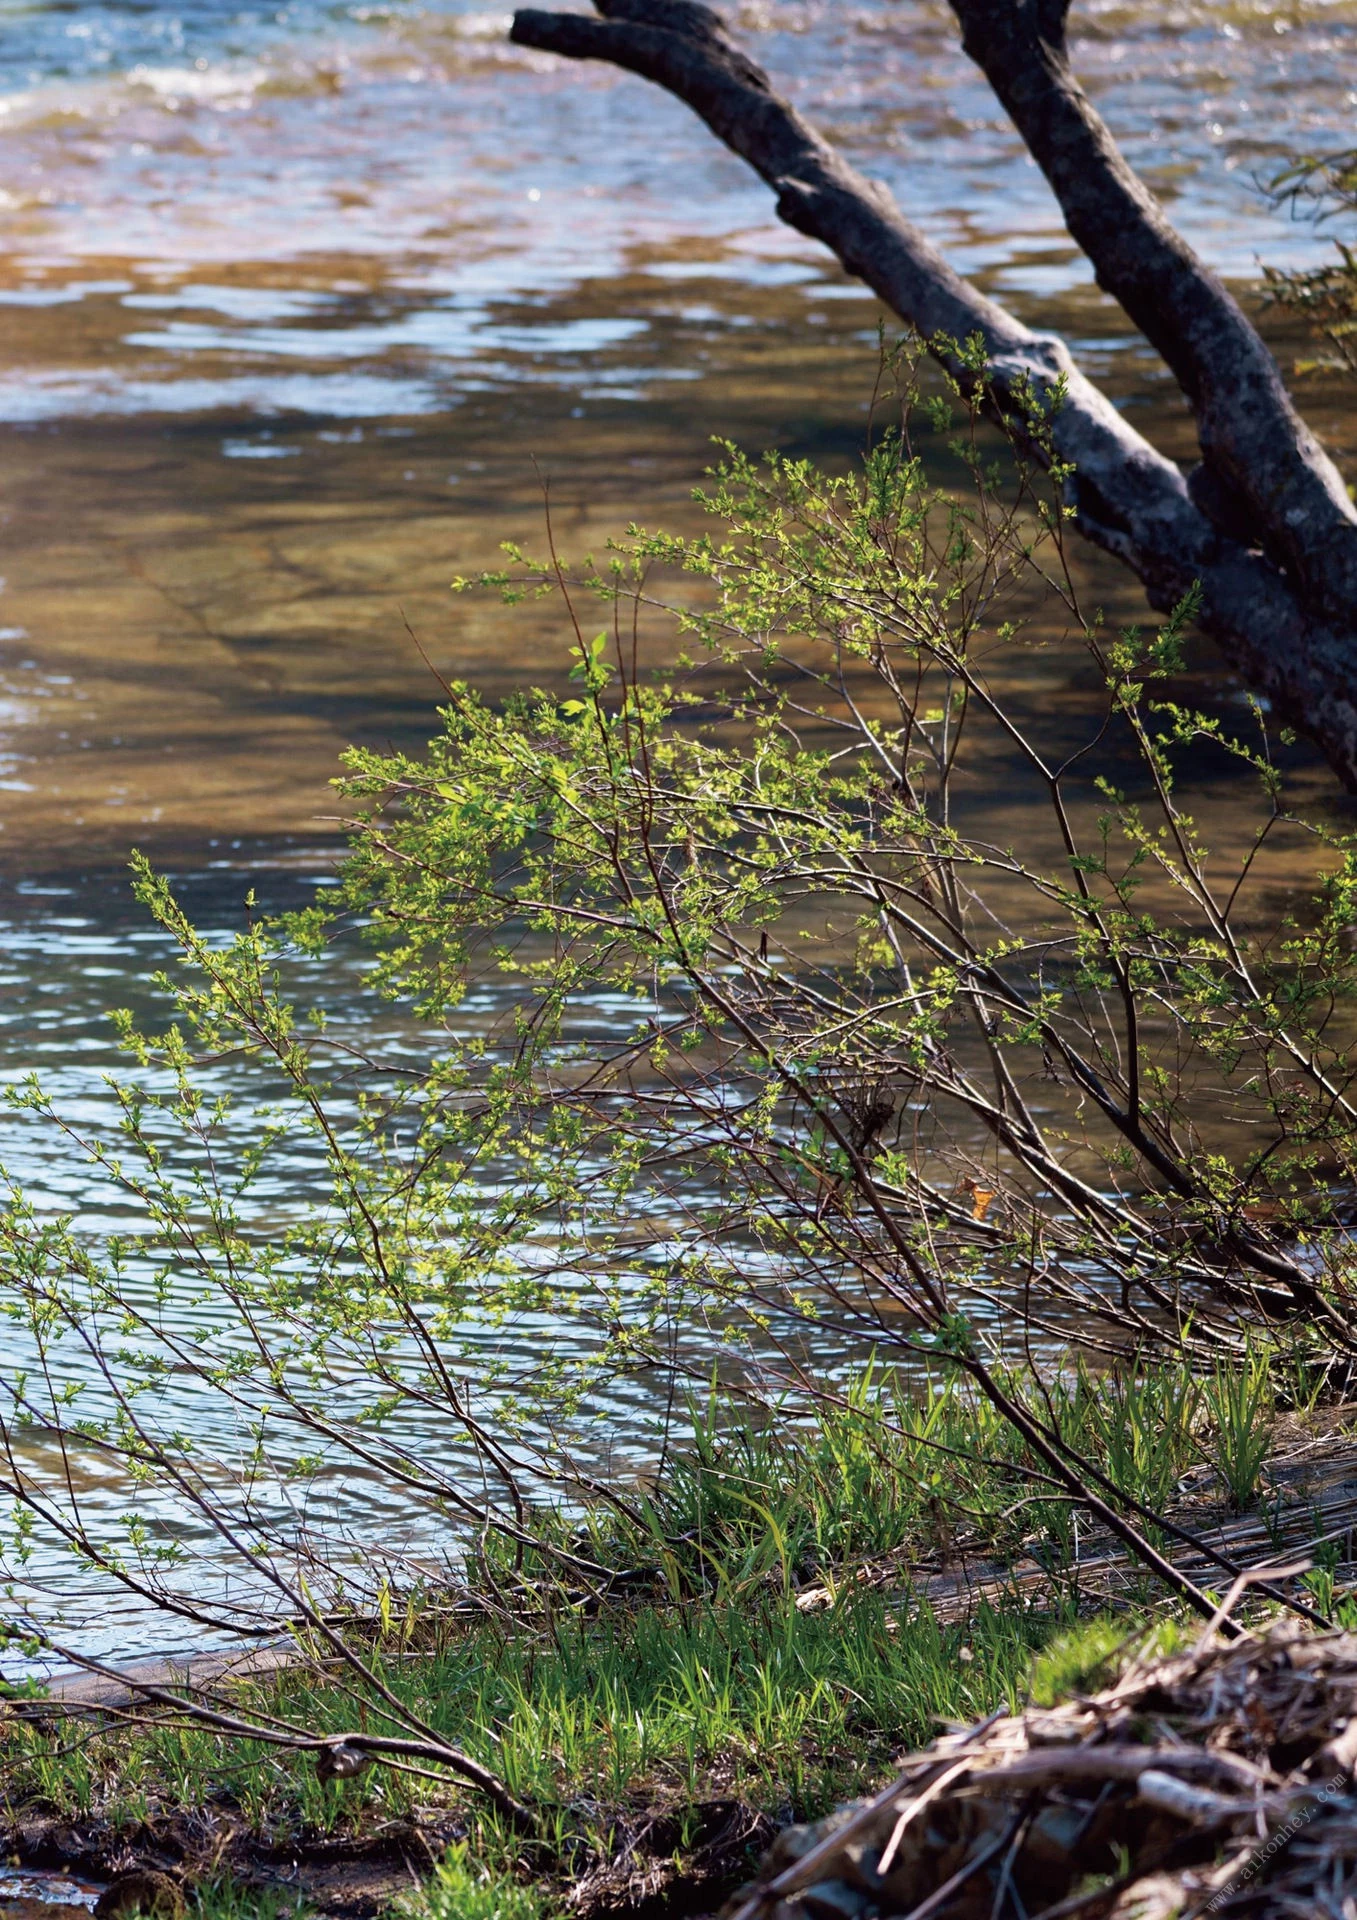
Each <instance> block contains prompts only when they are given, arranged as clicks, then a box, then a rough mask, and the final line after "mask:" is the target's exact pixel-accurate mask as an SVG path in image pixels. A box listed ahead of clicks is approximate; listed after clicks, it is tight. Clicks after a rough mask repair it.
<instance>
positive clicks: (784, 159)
mask: <svg viewBox="0 0 1357 1920" xmlns="http://www.w3.org/2000/svg"><path fill="white" fill-rule="evenodd" d="M595 5H596V9H597V13H598V15H599V16H601V17H599V18H594V17H591V16H589V15H587V14H579V13H549V12H543V11H541V10H539V9H537V8H526V9H521V10H520V11H519V12H518V13H516V14H515V16H514V23H513V28H512V34H511V37H512V38H513V39H514V40H515V41H516V42H517V43H518V44H519V45H521V46H529V47H535V48H538V49H541V50H545V51H547V52H551V53H556V54H561V55H564V56H565V57H567V58H569V59H576V60H582V59H594V60H606V61H609V62H611V63H612V64H613V65H615V66H619V67H623V68H625V69H627V70H628V71H629V72H632V73H636V74H639V75H641V76H642V77H643V78H645V79H647V80H650V81H653V82H654V83H655V84H656V85H658V86H662V87H664V88H665V89H666V90H667V91H668V92H670V93H672V94H674V95H676V96H677V98H679V99H681V100H683V101H685V102H686V104H687V105H688V106H690V107H691V108H692V109H693V110H694V112H696V113H697V114H699V115H700V116H701V118H702V119H703V120H704V121H705V122H706V124H707V125H708V126H709V127H710V128H711V130H712V132H713V133H715V134H716V136H717V137H718V139H720V140H722V141H723V142H724V143H725V145H726V146H728V147H729V148H730V149H731V150H732V152H734V153H737V154H738V155H739V156H740V157H741V158H742V159H744V160H746V161H747V162H748V163H749V165H750V166H752V167H753V168H754V169H755V171H756V172H757V173H758V174H759V175H760V176H761V177H762V178H763V179H764V180H766V181H767V183H768V185H769V186H770V187H771V188H772V189H773V191H774V192H775V194H776V195H777V211H778V213H779V215H780V217H781V218H782V219H783V220H785V221H786V222H787V223H788V225H790V226H793V227H795V228H796V229H797V231H798V232H801V233H805V234H807V235H809V236H810V237H811V238H813V239H816V240H819V241H821V242H822V243H823V244H824V245H825V246H827V247H829V248H830V250H831V251H832V252H833V253H834V254H835V255H836V256H837V258H838V259H839V260H840V262H841V263H842V264H843V266H844V267H845V268H846V269H847V270H848V272H850V273H852V274H855V275H857V276H858V277H859V278H860V279H862V280H864V281H865V282H866V283H867V285H868V286H870V287H871V288H872V290H873V291H874V292H875V293H876V294H878V295H879V296H880V298H881V299H882V300H883V301H884V302H885V303H886V304H887V305H888V306H889V307H890V308H891V309H892V310H893V311H894V312H895V313H897V314H898V315H899V316H900V318H901V319H902V320H904V321H905V322H906V323H907V324H908V325H909V326H911V327H913V328H915V329H916V330H917V331H918V332H919V334H920V335H921V336H922V337H923V338H924V339H925V340H927V341H928V342H929V343H930V346H931V348H932V350H933V351H934V353H935V354H937V356H938V357H939V358H940V359H942V360H943V361H944V363H946V364H947V365H948V366H949V368H950V370H951V371H952V372H953V373H954V374H957V375H959V376H960V377H962V378H963V379H967V378H970V377H972V376H970V375H969V373H968V363H967V361H966V360H965V357H964V355H963V354H962V353H961V351H960V349H959V345H958V343H964V342H966V341H968V340H970V339H973V338H976V337H978V338H979V339H980V340H981V341H982V342H983V347H984V354H985V372H984V386H985V393H986V399H987V403H988V405H989V408H990V410H991V411H992V412H994V413H996V414H998V415H999V416H1000V417H1001V418H1002V419H1003V420H1004V422H1005V424H1006V425H1007V427H1008V429H1009V431H1010V432H1012V433H1014V434H1015V435H1016V437H1017V438H1018V440H1019V441H1020V442H1024V441H1025V443H1026V446H1027V450H1028V451H1029V452H1031V453H1033V454H1035V455H1037V456H1038V457H1047V456H1048V455H1049V456H1053V457H1054V459H1055V460H1056V461H1058V462H1060V463H1061V464H1062V465H1065V464H1068V465H1069V466H1070V467H1072V468H1073V470H1074V471H1073V473H1072V476H1071V478H1070V480H1069V483H1068V487H1067V503H1068V504H1069V505H1070V506H1071V507H1072V509H1073V511H1074V514H1075V519H1076V524H1077V525H1078V526H1079V528H1080V530H1081V531H1082V532H1083V533H1084V534H1085V535H1086V536H1087V537H1088V538H1089V539H1091V540H1092V541H1094V542H1095V544H1097V545H1098V546H1100V547H1102V548H1104V549H1105V550H1106V551H1107V552H1109V553H1113V554H1116V555H1117V556H1118V558H1120V559H1122V560H1123V561H1125V562H1126V563H1127V564H1128V565H1129V566H1130V567H1131V568H1132V569H1133V570H1134V571H1135V573H1136V574H1137V575H1138V576H1139V578H1140V580H1141V581H1142V583H1143V584H1144V586H1145V589H1146V592H1147V594H1148V596H1149V599H1150V602H1151V604H1152V605H1153V606H1155V607H1157V608H1159V609H1161V610H1164V609H1167V608H1169V607H1171V606H1173V605H1174V604H1176V603H1177V602H1178V601H1180V600H1181V599H1182V598H1183V597H1184V596H1185V595H1186V594H1187V593H1188V592H1189V591H1190V590H1191V589H1192V587H1193V586H1194V584H1198V583H1199V584H1200V589H1201V613H1200V619H1201V623H1202V625H1203V626H1204V627H1205V628H1206V629H1207V630H1208V631H1209V632H1210V633H1212V634H1213V635H1214V637H1215V638H1216V640H1217V641H1218V643H1219V645H1220V648H1221V651H1222V652H1223V654H1224V655H1225V658H1226V660H1227V661H1228V663H1229V664H1230V666H1231V667H1233V668H1234V669H1235V670H1236V671H1237V672H1239V673H1240V674H1241V675H1242V676H1243V678H1244V679H1245V680H1246V681H1248V683H1249V684H1250V685H1251V686H1253V687H1254V688H1256V689H1257V690H1258V691H1259V692H1260V693H1262V694H1264V695H1265V696H1267V697H1268V699H1269V700H1271V701H1272V703H1273V704H1274V706H1275V707H1276V709H1277V710H1278V712H1279V713H1280V714H1281V716H1282V717H1283V718H1285V719H1286V720H1288V721H1290V722H1291V723H1293V724H1295V725H1297V726H1300V727H1303V728H1304V729H1305V730H1306V731H1308V732H1309V733H1311V734H1313V735H1314V737H1315V738H1316V740H1318V741H1319V743H1320V745H1321V746H1322V747H1323V749H1324V751H1325V753H1326V754H1327V755H1328V757H1329V759H1330V761H1331V763H1332V764H1333V766H1334V768H1335V770H1336V771H1337V772H1338V774H1339V776H1340V778H1342V780H1343V781H1344V782H1345V784H1346V785H1348V786H1349V787H1357V645H1354V640H1353V627H1354V623H1357V514H1354V511H1353V508H1352V506H1351V504H1350V502H1349V501H1348V498H1347V494H1346V490H1345V488H1344V487H1343V483H1342V481H1341V479H1340V477H1339V476H1338V474H1337V472H1336V470H1335V469H1334V467H1333V465H1332V463H1331V462H1330V461H1329V459H1328V457H1327V456H1326V455H1325V454H1324V453H1323V451H1322V450H1321V449H1320V448H1319V446H1318V445H1317V443H1316V442H1315V440H1314V438H1313V436H1312V435H1311V434H1310V432H1309V430H1308V428H1307V427H1306V426H1305V425H1304V423H1303V422H1302V421H1301V420H1300V419H1299V418H1298V416H1297V415H1296V413H1295V410H1294V409H1293V408H1292V406H1291V403H1290V400H1289V398H1288V396H1287V394H1286V392H1285V389H1284V388H1283V386H1282V382H1281V378H1280V375H1279V374H1278V372H1277V369H1276V366H1275V364H1274V363H1273V361H1272V358H1271V356H1270V354H1269V353H1268V351H1267V348H1266V347H1265V346H1264V344H1263V342H1262V341H1261V340H1260V339H1259V337H1258V335H1257V334H1256V333H1255V332H1254V330H1253V328H1252V327H1251V326H1250V324H1249V322H1248V320H1247V319H1246V318H1245V316H1244V314H1243V313H1242V312H1241V311H1240V309H1239V307H1238V306H1237V304H1236V303H1235V302H1234V301H1233V300H1232V298H1231V297H1230V295H1229V294H1228V293H1227V291H1226V290H1225V288H1224V287H1223V286H1221V284H1220V283H1219V282H1218V281H1217V280H1216V279H1215V278H1214V276H1212V275H1211V274H1210V273H1209V272H1208V271H1207V269H1206V268H1204V267H1203V266H1202V264H1201V263H1200V262H1199V261H1197V260H1196V259H1195V256H1193V254H1192V253H1191V250H1190V249H1189V248H1187V246H1186V245H1185V243H1184V242H1183V241H1182V240H1181V239H1180V238H1179V236H1178V235H1177V234H1176V233H1174V231H1173V229H1172V227H1171V226H1170V225H1169V223H1168V221H1167V219H1166V218H1165V216H1164V214H1163V212H1162V209H1160V208H1159V207H1158V206H1157V204H1156V203H1155V202H1154V200H1153V198H1152V196H1151V195H1150V194H1149V193H1148V191H1147V189H1146V188H1145V187H1144V186H1143V185H1142V183H1141V182H1140V181H1139V180H1138V179H1137V177H1136V176H1135V174H1134V173H1133V172H1132V171H1131V169H1130V168H1129V166H1128V165H1127V164H1126V162H1125V160H1124V159H1123V158H1122V156H1121V155H1120V154H1119V153H1118V152H1117V150H1116V147H1115V145H1114V144H1113V142H1112V140H1111V136H1110V135H1109V134H1108V132H1107V129H1106V128H1105V127H1104V126H1103V124H1102V122H1101V121H1100V120H1099V119H1098V117H1097V115H1096V114H1095V113H1094V111H1093V109H1092V107H1091V105H1090V104H1089V102H1088V100H1087V99H1086V97H1085V96H1084V95H1083V93H1082V91H1081V90H1080V89H1079V87H1078V85H1077V83H1076V82H1075V81H1074V79H1073V76H1072V75H1071V73H1070V71H1069V66H1068V61H1067V60H1066V56H1065V51H1064V12H1065V9H1064V6H1063V5H1061V4H1060V3H1059V0H954V6H955V11H956V12H957V14H958V17H959V18H960V19H961V21H962V24H963V30H964V32H965V36H966V45H967V48H968V50H969V51H971V52H972V53H973V54H974V55H975V57H976V58H977V59H980V60H981V62H982V64H984V65H985V66H986V71H987V72H989V73H990V77H991V79H992V80H993V81H994V83H995V85H996V87H997V88H998V89H999V90H1000V95H1001V98H1002V99H1003V100H1004V104H1005V105H1006V106H1007V107H1008V108H1009V111H1010V112H1011V113H1012V114H1013V117H1014V121H1015V124H1016V125H1017V127H1018V130H1019V132H1020V133H1022V135H1023V137H1024V138H1025V139H1026V140H1027V141H1028V144H1029V146H1030V147H1031V149H1032V151H1033V153H1034V155H1035V157H1036V158H1037V159H1038V160H1039V161H1040V163H1041V164H1042V165H1043V167H1044V168H1045V169H1046V171H1047V174H1048V177H1049V178H1050V179H1051V181H1052V184H1053V185H1054V186H1055V187H1056V191H1057V193H1058V194H1059V195H1060V197H1061V203H1062V206H1063V207H1064V208H1065V212H1066V218H1067V219H1068V221H1069V223H1070V227H1071V231H1072V232H1073V233H1074V235H1075V238H1076V239H1078V240H1079V242H1080V244H1081V245H1083V246H1084V247H1085V250H1086V251H1087V252H1088V253H1089V256H1090V258H1091V259H1092V261H1093V264H1094V267H1095V270H1096V272H1097V274H1098V277H1099V280H1100V281H1101V283H1102V284H1103V285H1104V286H1106V287H1107V288H1108V290H1109V291H1110V292H1112V293H1113V294H1114V295H1115V296H1116V297H1117V298H1118V299H1119V300H1120V301H1121V302H1122V304H1123V305H1124V306H1125V307H1126V310H1127V312H1128V313H1129V314H1130V317H1131V318H1132V319H1133V320H1135V321H1136V323H1137V325H1140V326H1143V327H1144V329H1145V331H1146V332H1147V334H1148V335H1149V337H1150V338H1151V339H1152V340H1153V341H1154V344H1155V345H1156V346H1157V347H1158V348H1159V350H1160V351H1161V352H1162V353H1163V354H1164V356H1165V358H1166V359H1167V360H1168V362H1169V365H1170V366H1171V367H1172V369H1173V371H1174V373H1175V375H1176V376H1177V377H1178V379H1179V380H1180V382H1181V383H1182V385H1183V387H1184V391H1185V392H1186V393H1187V394H1188V397H1189V400H1190V401H1191V403H1192V405H1193V407H1194V409H1195V411H1196V414H1197V420H1198V426H1199V431H1200V434H1201V440H1202V448H1203V454H1204V456H1205V458H1204V463H1203V468H1202V469H1201V470H1200V471H1199V473H1198V475H1197V476H1195V477H1194V479H1193V480H1192V481H1191V482H1189V481H1188V480H1186V479H1185V478H1184V476H1183V475H1182V473H1181V472H1180V471H1179V469H1178V467H1177V466H1176V465H1175V464H1174V463H1173V462H1172V461H1171V460H1168V459H1166V458H1165V457H1164V455H1163V454H1161V453H1160V452H1159V451H1158V450H1157V449H1156V448H1155V447H1153V446H1151V445H1150V443H1149V442H1148V441H1147V440H1145V439H1144V438H1143V437H1142V436H1141V435H1140V434H1139V433H1137V432H1136V431H1135V429H1134V428H1133V427H1131V426H1130V425H1129V424H1128V422H1127V421H1126V420H1125V419H1124V418H1123V417H1122V416H1121V415H1120V414H1119V413H1118V412H1117V410H1116V409H1115V408H1114V407H1113V406H1112V404H1111V402H1110V401H1109V400H1108V399H1107V397H1106V396H1105V395H1104V394H1103V393H1101V392H1100V391H1099V390H1098V388H1096V387H1095V386H1094V385H1093V384H1092V383H1091V382H1090V381H1089V380H1087V379H1086V378H1085V377H1084V375H1083V374H1081V373H1080V372H1079V370H1078V369H1077V367H1076V366H1075V365H1074V362H1073V360H1072V359H1071V357H1070V354H1069V351H1068V349H1067V347H1066V346H1065V344H1064V342H1063V341H1061V340H1060V339H1058V338H1057V337H1056V336H1055V335H1053V334H1047V333H1037V332H1034V331H1033V330H1032V329H1030V328H1028V327H1026V326H1024V325H1022V323H1021V322H1019V321H1018V320H1016V319H1015V318H1014V317H1013V315H1011V314H1010V313H1008V312H1006V311H1005V309H1004V308H1002V307H1001V306H999V305H997V304H996V303H995V302H994V301H992V300H990V299H988V298H987V297H986V296H985V295H984V294H982V293H981V292H980V291H979V290H978V289H977V288H976V287H974V286H972V285H971V284H970V283H969V282H968V281H966V280H964V279H963V278H962V277H961V276H960V275H959V274H957V273H956V272H955V271H954V270H953V269H952V268H951V267H950V266H949V265H948V263H947V262H946V260H944V259H943V257H942V255H941V254H940V253H939V252H938V251H937V249H936V248H935V247H933V246H932V245H931V243H930V242H929V241H928V240H927V239H925V237H924V235H923V234H922V233H921V232H920V231H919V230H918V228H917V227H915V226H914V225H913V224H912V223H911V222H910V221H909V220H908V219H906V218H905V216H904V215H903V214H902V212H901V211H900V209H899V207H898V206H897V205H896V204H895V202H894V200H893V199H892V198H891V196H890V194H889V193H888V192H887V191H886V190H885V188H884V187H882V186H881V185H879V184H878V183H876V182H873V181H870V180H868V179H867V178H866V177H865V175H863V174H862V173H860V172H859V171H858V170H857V168H855V167H854V166H852V165H851V164H850V162H849V161H847V160H846V159H845V158H844V156H843V155H842V154H840V153H839V152H837V151H836V150H835V148H834V147H833V146H831V145H830V144H829V142H828V141H826V140H825V139H824V138H823V137H822V136H821V135H820V134H819V133H818V132H817V131H816V130H815V128H814V127H812V126H811V125H810V124H809V123H808V122H807V121H806V120H805V119H804V118H803V117H802V116H801V114H799V113H798V112H797V110H796V108H795V107H793V106H792V105H791V104H790V103H789V102H788V101H786V100H784V99H783V98H782V97H781V96H780V95H779V94H778V93H777V92H775V90H774V88H773V86H772V84H771V82H770V81H769V79H768V76H767V75H766V74H765V73H764V72H763V71H762V70H761V69H760V68H759V67H757V66H756V65H755V64H754V63H753V62H752V61H751V60H750V59H749V58H748V56H747V55H746V54H745V53H743V52H742V51H741V49H740V48H739V47H737V46H736V45H735V44H734V43H733V42H732V41H731V40H730V38H729V36H728V35H727V33H726V30H725V27H724V25H723V23H722V21H721V19H720V16H719V15H718V14H716V13H715V12H713V11H712V10H711V9H710V8H708V7H705V6H700V5H697V4H694V0H595ZM987 36H988V37H987ZM1057 391H1059V393H1060V395H1061V398H1060V405H1059V407H1058V409H1057V411H1056V413H1055V416H1054V419H1053V420H1052V422H1051V428H1050V434H1049V442H1048V441H1047V438H1046V436H1045V435H1044V434H1043V433H1032V432H1030V431H1027V422H1028V421H1029V419H1030V415H1031V404H1032V395H1033V394H1036V395H1038V396H1044V397H1046V398H1050V397H1051V396H1053V395H1054V394H1056V393H1057Z"/></svg>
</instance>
